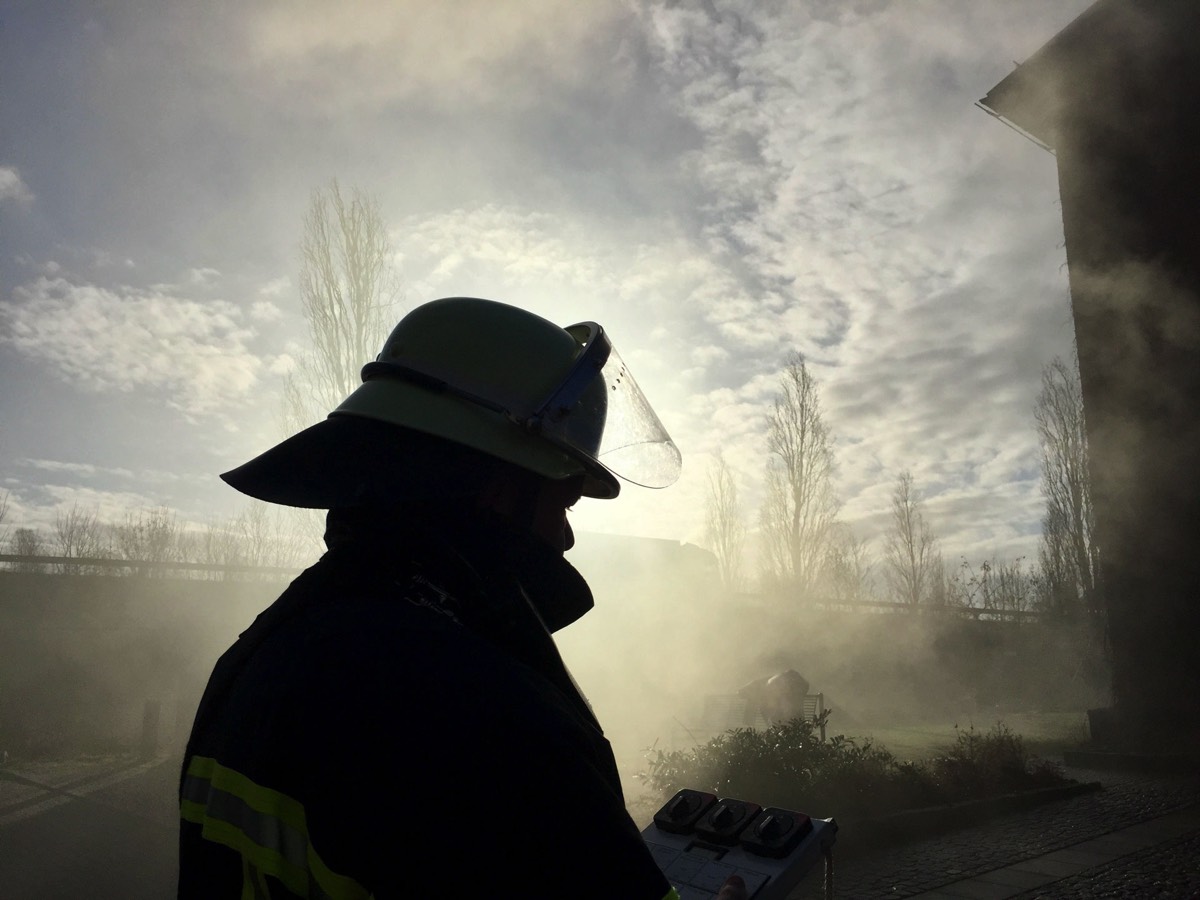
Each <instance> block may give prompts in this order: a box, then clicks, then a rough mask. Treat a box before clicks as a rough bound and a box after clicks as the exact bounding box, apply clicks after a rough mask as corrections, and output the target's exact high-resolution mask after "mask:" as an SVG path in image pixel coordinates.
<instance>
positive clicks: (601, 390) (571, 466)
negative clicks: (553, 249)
mask: <svg viewBox="0 0 1200 900" xmlns="http://www.w3.org/2000/svg"><path fill="white" fill-rule="evenodd" d="M330 415H331V416H339V415H356V416H363V417H366V418H371V419H377V420H380V421H384V422H390V423H392V424H395V425H402V426H404V427H407V428H413V429H416V430H418V431H423V432H426V433H428V434H433V435H436V436H438V437H441V438H445V439H447V440H451V441H454V442H456V443H460V444H463V445H465V446H468V447H472V448H474V449H476V450H480V451H482V452H484V453H487V454H489V455H491V456H495V457H498V458H500V459H503V460H505V461H507V462H511V463H514V464H515V465H518V466H521V467H522V468H525V469H529V470H530V471H533V472H535V473H537V474H539V475H542V476H545V477H547V478H567V477H570V476H571V475H576V474H583V475H584V476H585V478H584V486H583V493H584V494H585V495H586V496H590V497H599V498H611V497H615V496H616V495H617V494H618V493H619V491H620V485H619V483H618V482H617V480H616V479H615V478H614V477H613V475H614V474H616V475H619V476H620V477H621V478H624V479H625V480H627V481H630V482H633V483H634V484H639V485H642V486H645V487H654V488H661V487H666V486H667V485H669V484H672V483H673V482H674V481H675V480H676V479H677V478H678V477H679V470H680V454H679V450H678V448H676V446H675V444H674V442H672V441H671V438H670V436H669V435H668V434H667V432H666V429H665V428H663V425H662V422H661V421H659V418H658V416H657V415H655V413H654V410H653V408H652V407H651V406H650V403H649V401H647V400H646V398H645V396H644V395H643V394H642V392H641V390H640V389H639V388H638V386H637V382H636V381H634V379H633V377H632V375H631V374H630V372H629V370H628V368H627V367H626V366H625V364H624V363H623V362H622V361H621V357H620V356H619V354H617V352H616V351H615V349H613V346H612V344H611V342H610V341H609V340H608V337H607V335H605V333H604V330H603V329H602V328H601V327H600V326H599V325H597V324H596V323H594V322H583V323H580V324H578V325H572V326H570V327H569V328H565V329H564V328H560V327H559V326H557V325H555V324H554V323H552V322H549V321H547V320H546V319H543V318H541V317H540V316H536V315H534V314H533V313H530V312H527V311H525V310H522V309H518V308H516V307H513V306H508V305H507V304H503V303H496V302H494V301H491V300H479V299H475V298H468V297H452V298H446V299H443V300H435V301H433V302H431V303H426V304H424V305H422V306H420V307H417V308H416V309H414V310H413V311H412V312H411V313H409V314H408V315H407V316H405V317H404V318H403V319H402V320H401V321H400V323H399V324H398V325H397V326H396V328H395V329H394V330H393V331H392V333H391V335H390V336H389V337H388V339H387V342H386V344H385V345H384V348H383V352H382V353H380V354H379V357H378V358H377V359H376V360H375V361H374V362H372V363H368V364H367V365H366V366H365V367H364V368H363V384H362V386H361V387H359V388H358V389H357V390H356V391H355V392H354V393H352V394H351V395H350V396H349V397H347V398H346V400H345V401H344V402H343V403H342V404H341V405H340V406H339V407H338V408H337V409H336V410H334V411H333V412H332V413H331V414H330Z"/></svg>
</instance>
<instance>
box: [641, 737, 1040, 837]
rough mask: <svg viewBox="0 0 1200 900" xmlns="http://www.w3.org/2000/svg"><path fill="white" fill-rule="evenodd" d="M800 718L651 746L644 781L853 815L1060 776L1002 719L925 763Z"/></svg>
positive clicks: (661, 787)
mask: <svg viewBox="0 0 1200 900" xmlns="http://www.w3.org/2000/svg"><path fill="white" fill-rule="evenodd" d="M820 724H821V723H819V722H813V721H812V720H805V719H792V720H791V721H788V722H780V723H777V724H774V725H772V726H770V727H769V728H765V729H761V730H756V729H750V728H739V729H735V730H733V731H727V732H725V733H724V734H722V735H719V736H717V737H715V738H713V739H712V740H711V741H709V742H708V743H706V744H702V745H700V746H698V747H694V748H692V749H691V750H675V751H669V752H664V751H662V750H657V751H655V752H654V755H653V756H652V757H650V759H649V766H648V771H647V773H646V780H647V782H648V783H649V785H650V787H651V788H652V789H654V790H655V791H657V792H659V793H660V794H661V795H662V796H663V798H664V799H665V798H666V797H669V796H671V795H672V794H674V793H675V792H676V791H677V790H679V789H681V788H685V787H687V788H694V789H697V790H705V791H711V792H712V793H714V794H717V795H718V796H721V797H739V798H742V799H745V800H753V801H755V802H758V803H762V804H763V805H772V806H781V807H785V808H789V809H796V810H803V811H805V812H808V813H809V814H811V815H816V816H829V815H838V816H842V817H861V816H869V815H881V814H883V813H888V812H894V811H896V810H900V809H913V808H917V807H922V806H933V805H937V804H941V803H951V802H955V801H958V800H966V799H974V798H978V797H983V796H990V795H994V794H999V793H1006V792H1010V791H1014V790H1020V789H1022V788H1026V787H1034V786H1041V785H1045V784H1050V783H1056V782H1061V781H1062V780H1063V779H1062V776H1061V774H1060V773H1059V772H1058V770H1057V769H1056V768H1054V767H1052V766H1048V765H1046V764H1038V763H1035V762H1034V761H1033V760H1031V758H1030V757H1029V755H1028V753H1027V752H1026V751H1025V748H1024V745H1023V743H1022V741H1021V738H1020V737H1019V736H1018V735H1015V734H1013V732H1012V731H1011V730H1009V729H1008V728H1007V727H1006V726H1005V725H1003V724H997V725H996V726H995V727H994V728H993V729H991V730H990V731H988V732H986V733H980V732H977V731H976V730H975V729H974V728H973V727H972V728H970V729H967V730H965V731H964V730H961V729H956V736H955V741H954V743H953V744H952V745H951V746H949V747H948V748H946V750H945V752H944V753H943V754H941V755H939V756H937V757H935V758H934V759H933V760H930V761H929V762H909V761H900V760H897V759H896V757H895V756H894V755H893V754H892V753H891V752H890V751H888V750H887V749H886V748H885V747H882V746H878V745H876V744H874V743H873V742H872V741H871V740H870V739H869V738H867V739H862V740H860V739H857V738H852V737H846V736H845V735H836V736H835V737H833V738H831V739H830V740H828V741H822V740H821V739H820V736H819V735H820V732H819V726H820Z"/></svg>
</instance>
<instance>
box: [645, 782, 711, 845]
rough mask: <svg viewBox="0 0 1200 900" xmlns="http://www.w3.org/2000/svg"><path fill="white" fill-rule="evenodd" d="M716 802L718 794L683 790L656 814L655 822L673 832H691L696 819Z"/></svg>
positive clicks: (663, 828)
mask: <svg viewBox="0 0 1200 900" xmlns="http://www.w3.org/2000/svg"><path fill="white" fill-rule="evenodd" d="M716 802H717V795H716V794H707V793H705V792H703V791H690V790H682V791H680V792H679V793H678V794H676V795H675V796H674V797H672V798H671V799H670V800H668V801H667V803H666V805H665V806H664V807H663V808H662V809H660V810H659V811H658V812H656V813H655V814H654V824H655V825H657V826H658V827H659V828H661V829H662V830H663V831H666V832H669V833H671V834H689V833H690V832H691V831H692V829H693V828H695V826H696V821H697V820H698V819H699V818H700V817H701V816H702V815H704V813H705V812H706V811H707V810H708V808H709V807H710V806H712V805H713V804H714V803H716Z"/></svg>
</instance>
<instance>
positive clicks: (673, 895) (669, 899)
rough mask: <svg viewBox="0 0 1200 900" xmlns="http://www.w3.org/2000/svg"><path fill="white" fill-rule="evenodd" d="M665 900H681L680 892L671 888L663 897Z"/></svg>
mask: <svg viewBox="0 0 1200 900" xmlns="http://www.w3.org/2000/svg"><path fill="white" fill-rule="evenodd" d="M663 900H679V891H677V890H675V888H671V889H670V890H669V891H667V892H666V893H665V894H664V895H663Z"/></svg>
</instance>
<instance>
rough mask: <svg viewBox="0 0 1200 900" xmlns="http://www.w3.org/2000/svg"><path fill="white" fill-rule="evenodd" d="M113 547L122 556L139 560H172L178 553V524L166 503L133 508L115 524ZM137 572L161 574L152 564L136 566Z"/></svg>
mask: <svg viewBox="0 0 1200 900" xmlns="http://www.w3.org/2000/svg"><path fill="white" fill-rule="evenodd" d="M112 536H113V543H114V545H115V547H114V549H115V550H116V551H117V553H118V554H119V555H120V558H121V559H128V560H131V561H136V562H172V561H175V560H176V559H177V558H178V556H179V524H178V522H177V521H176V519H175V514H174V513H173V512H171V511H170V510H169V509H166V508H165V507H158V508H156V509H142V510H138V511H137V512H136V513H134V512H130V513H127V514H126V516H125V521H123V522H120V523H117V524H115V525H113V526H112ZM134 571H135V572H137V573H138V574H150V575H157V574H161V572H162V570H161V569H158V568H156V567H152V566H134Z"/></svg>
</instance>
